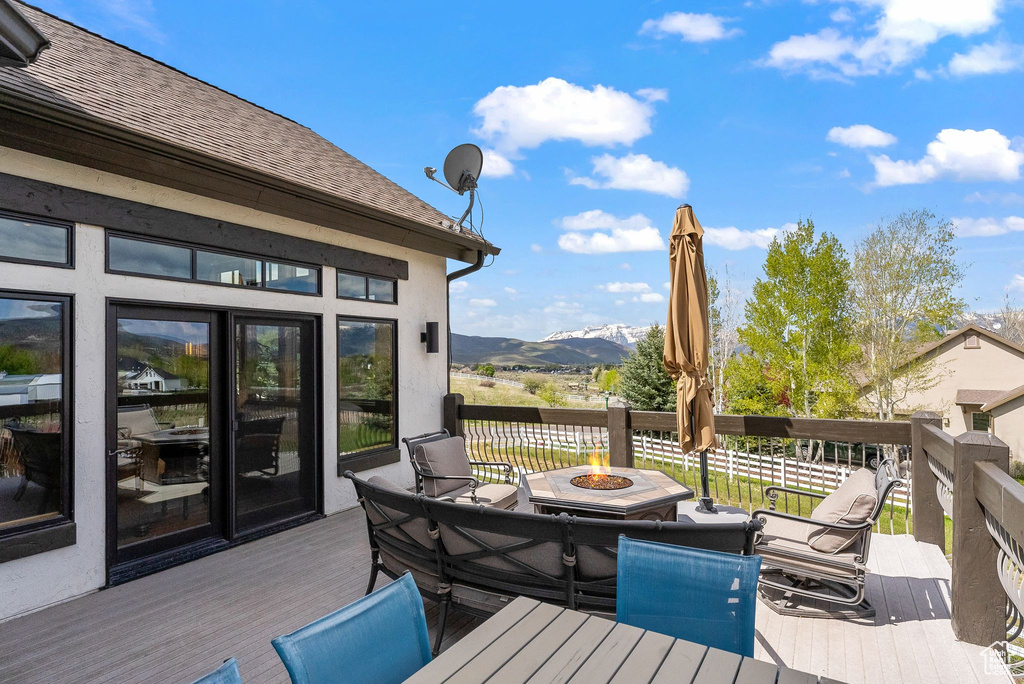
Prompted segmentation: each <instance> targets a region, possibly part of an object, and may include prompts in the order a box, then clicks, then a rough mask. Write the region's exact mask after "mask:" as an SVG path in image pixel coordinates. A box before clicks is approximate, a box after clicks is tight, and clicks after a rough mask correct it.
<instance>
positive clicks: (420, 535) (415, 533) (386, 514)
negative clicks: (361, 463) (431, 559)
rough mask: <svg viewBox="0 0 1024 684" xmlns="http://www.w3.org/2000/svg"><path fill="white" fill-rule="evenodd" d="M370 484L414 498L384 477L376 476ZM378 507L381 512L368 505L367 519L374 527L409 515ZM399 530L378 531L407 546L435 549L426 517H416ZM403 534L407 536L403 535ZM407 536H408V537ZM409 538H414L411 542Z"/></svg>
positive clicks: (381, 506) (399, 526)
mask: <svg viewBox="0 0 1024 684" xmlns="http://www.w3.org/2000/svg"><path fill="white" fill-rule="evenodd" d="M368 482H369V483H370V484H372V485H373V486H374V487H379V488H380V489H384V490H386V491H389V492H394V493H396V494H404V495H405V496H410V497H411V496H412V494H410V493H409V492H407V491H406V490H404V489H402V488H401V487H399V486H398V485H396V484H395V483H394V482H392V481H391V480H386V479H384V478H383V477H380V476H379V475H374V476H373V477H371V478H370V479H369V480H368ZM376 506H378V507H379V508H380V510H377V508H376V507H375V506H374V504H372V503H367V505H366V517H368V518H369V519H370V522H372V523H373V524H374V525H383V524H385V523H387V522H388V521H389V520H401V519H402V518H404V517H406V515H407V514H406V513H402V512H401V511H396V510H395V509H393V508H389V507H387V506H383V505H381V504H376ZM382 513H383V515H382ZM397 528H398V529H396V528H394V527H390V528H387V529H383V530H380V531H378V532H377V534H378V535H385V536H389V537H394V538H395V539H398V540H400V541H402V542H404V543H406V544H409V543H415V544H418V545H419V546H422V547H423V548H424V549H430V550H433V549H434V540H433V539H431V538H430V534H429V527H428V526H427V519H426V517H425V516H424V517H419V516H417V517H414V518H413V519H411V520H409V521H408V522H405V523H402V524H401V525H398V526H397ZM399 530H401V531H399ZM403 532H404V533H405V534H402V533H403ZM406 535H408V537H407V536H406ZM409 537H411V538H412V540H411V541H410V539H409Z"/></svg>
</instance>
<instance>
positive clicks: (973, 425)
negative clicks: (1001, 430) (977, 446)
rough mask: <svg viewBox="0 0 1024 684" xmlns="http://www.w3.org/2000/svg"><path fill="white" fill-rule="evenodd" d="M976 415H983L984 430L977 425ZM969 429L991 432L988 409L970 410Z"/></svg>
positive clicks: (990, 416)
mask: <svg viewBox="0 0 1024 684" xmlns="http://www.w3.org/2000/svg"><path fill="white" fill-rule="evenodd" d="M977 416H985V421H986V423H987V425H986V426H985V429H984V430H979V429H978V427H977ZM970 429H971V430H977V431H978V432H992V414H991V413H990V412H989V411H971V427H970Z"/></svg>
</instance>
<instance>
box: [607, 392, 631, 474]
mask: <svg viewBox="0 0 1024 684" xmlns="http://www.w3.org/2000/svg"><path fill="white" fill-rule="evenodd" d="M629 410H630V406H629V404H628V403H625V402H617V403H615V404H612V405H611V406H609V407H608V458H609V460H610V462H611V463H610V465H611V466H612V467H615V468H632V467H633V430H632V429H631V428H630V425H629Z"/></svg>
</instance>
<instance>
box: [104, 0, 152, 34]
mask: <svg viewBox="0 0 1024 684" xmlns="http://www.w3.org/2000/svg"><path fill="white" fill-rule="evenodd" d="M94 5H95V6H96V9H98V10H100V11H102V12H105V13H107V14H109V15H110V16H111V18H112V19H113V20H114V21H115V22H116V23H119V24H121V26H123V27H124V28H127V29H130V30H132V31H135V32H137V33H141V34H142V35H144V36H146V37H147V38H149V39H150V40H152V41H153V42H156V43H163V42H165V41H166V36H164V34H163V32H162V31H161V30H160V28H159V27H158V26H157V24H156V20H155V15H156V10H155V9H154V7H153V2H152V0H106V1H105V2H100V3H94Z"/></svg>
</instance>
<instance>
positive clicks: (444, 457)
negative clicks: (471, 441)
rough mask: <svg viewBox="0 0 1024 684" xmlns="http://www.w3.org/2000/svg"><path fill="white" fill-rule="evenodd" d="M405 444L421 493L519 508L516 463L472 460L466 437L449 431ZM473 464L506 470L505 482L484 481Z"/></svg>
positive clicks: (484, 504) (410, 440) (438, 497)
mask: <svg viewBox="0 0 1024 684" xmlns="http://www.w3.org/2000/svg"><path fill="white" fill-rule="evenodd" d="M402 443H403V444H405V447H406V449H408V451H409V461H410V462H411V463H412V469H413V470H414V471H415V473H416V491H417V492H422V493H424V494H426V495H427V496H429V497H431V498H436V499H442V500H446V501H454V502H455V503H464V504H474V505H483V506H492V507H496V508H504V509H511V508H515V505H516V500H517V497H518V490H517V488H516V486H515V485H513V484H512V464H510V463H504V462H500V461H471V460H470V459H469V456H468V455H467V454H466V440H465V438H463V437H452V436H451V435H449V433H448V431H447V430H442V431H440V432H430V433H426V434H423V435H419V436H417V437H406V438H404V439H402ZM473 466H478V467H485V468H498V469H500V470H502V471H504V476H503V480H504V482H503V483H486V484H481V483H480V480H479V479H478V478H477V477H476V476H475V475H473Z"/></svg>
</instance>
